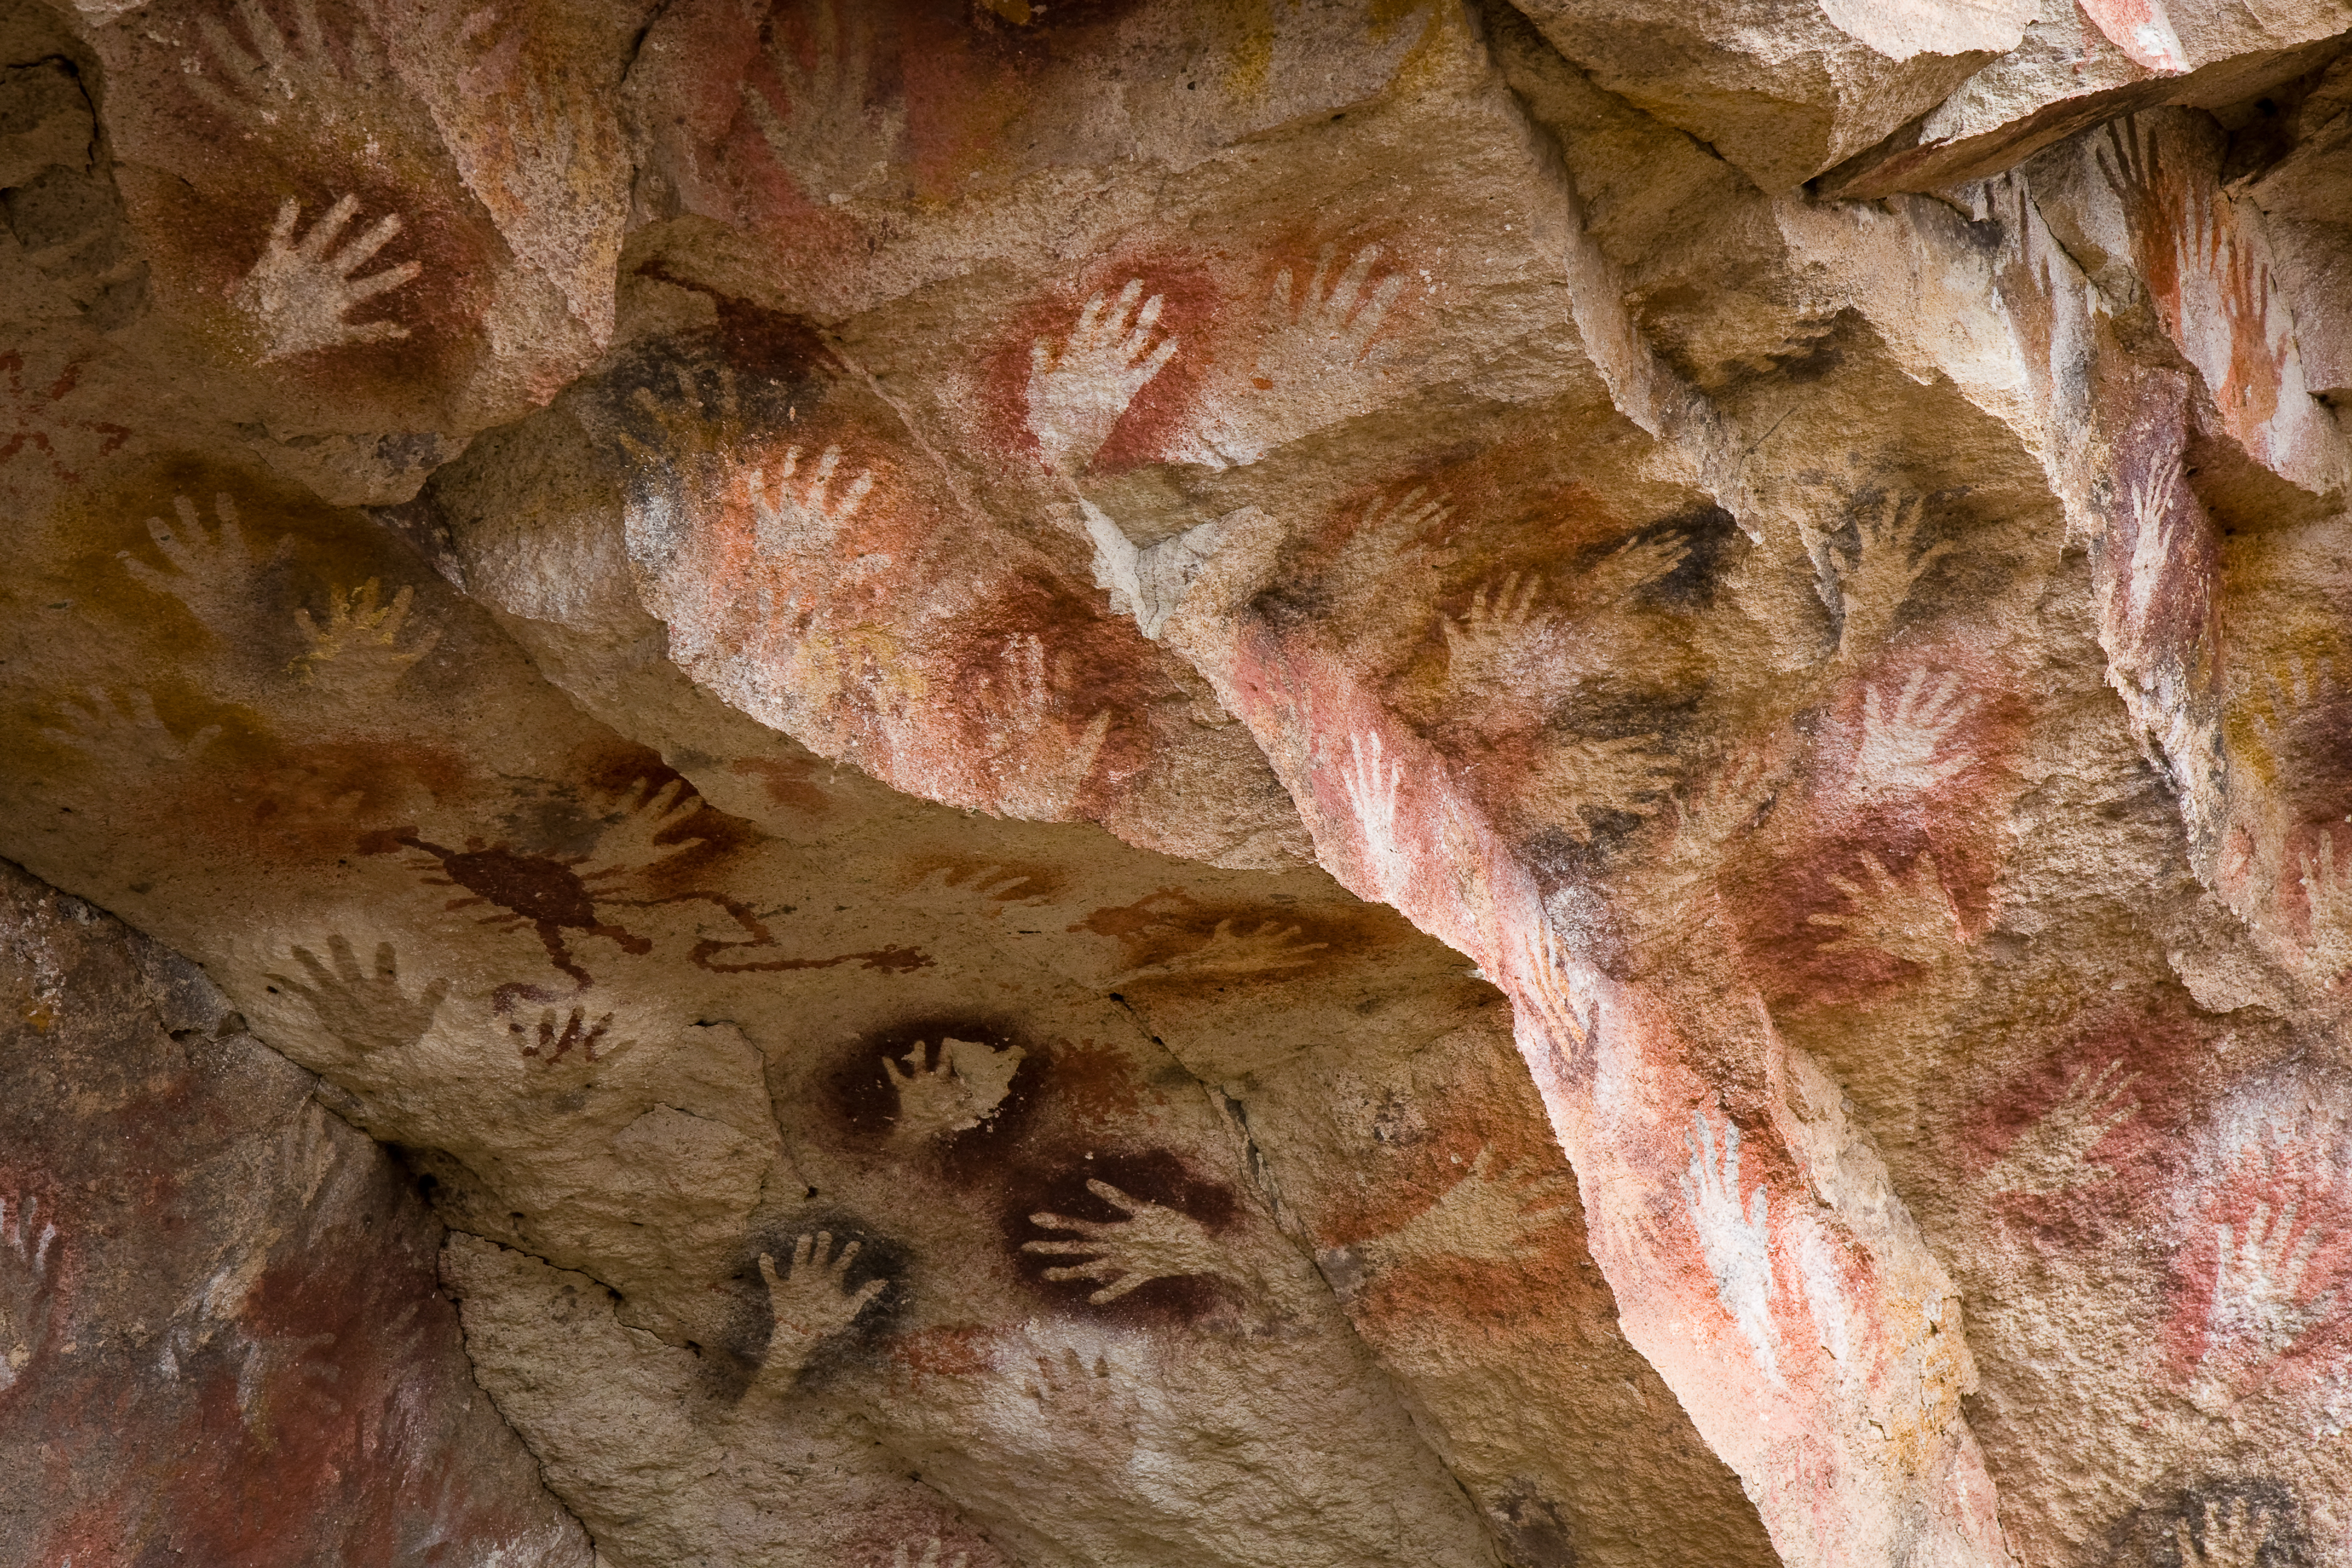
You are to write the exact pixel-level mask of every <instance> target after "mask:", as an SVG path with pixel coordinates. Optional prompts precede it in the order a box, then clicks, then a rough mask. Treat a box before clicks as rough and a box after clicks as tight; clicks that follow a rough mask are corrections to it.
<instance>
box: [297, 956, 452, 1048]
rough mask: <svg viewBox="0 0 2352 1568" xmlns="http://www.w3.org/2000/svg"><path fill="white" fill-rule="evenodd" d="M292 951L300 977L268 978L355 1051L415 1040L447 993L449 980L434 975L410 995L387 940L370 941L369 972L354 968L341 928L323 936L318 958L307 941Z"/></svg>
mask: <svg viewBox="0 0 2352 1568" xmlns="http://www.w3.org/2000/svg"><path fill="white" fill-rule="evenodd" d="M293 953H294V962H295V963H298V964H299V965H300V966H301V969H302V973H303V975H304V977H305V980H304V981H297V980H292V979H289V978H288V977H287V976H285V975H283V974H272V975H269V976H268V980H269V982H270V983H271V984H273V985H275V986H278V988H280V989H282V990H284V991H286V992H288V993H289V994H293V995H295V996H299V997H300V998H301V999H302V1000H303V1001H304V1002H306V1003H308V1004H309V1005H310V1010H311V1012H312V1013H314V1014H316V1015H317V1016H318V1019H319V1025H320V1027H321V1028H323V1029H325V1030H326V1031H327V1033H328V1034H330V1035H331V1036H333V1037H335V1038H336V1039H338V1040H341V1042H342V1043H343V1044H344V1045H346V1046H348V1047H351V1048H352V1050H355V1051H362V1052H367V1051H383V1050H392V1051H401V1050H405V1049H407V1048H408V1047H411V1046H413V1045H415V1044H416V1042H417V1041H419V1040H421V1039H423V1038H424V1037H425V1031H426V1030H428V1029H430V1028H431V1027H432V1026H433V1016H434V1015H435V1014H436V1013H437V1012H439V1011H440V1010H441V1003H442V1001H443V999H444V998H446V996H447V995H448V994H449V983H448V982H447V981H446V980H436V981H434V982H433V983H432V984H429V985H427V986H425V989H424V990H423V991H421V992H419V993H417V994H415V995H414V996H411V995H410V994H408V991H407V989H406V988H405V987H404V986H403V985H402V984H401V983H400V963H399V959H398V957H397V956H396V955H395V954H394V952H393V946H392V943H390V942H378V943H376V948H375V968H374V971H373V973H367V972H364V971H362V969H361V968H360V961H359V955H358V954H357V953H355V952H352V944H351V942H350V939H348V938H346V937H344V936H343V935H342V934H341V932H337V933H334V934H331V935H330V936H329V937H328V938H327V960H326V961H325V962H323V963H322V962H321V961H320V958H319V955H318V954H317V953H314V952H311V951H310V949H309V948H307V947H297V948H295V949H294V950H293ZM305 981H307V984H306V983H305Z"/></svg>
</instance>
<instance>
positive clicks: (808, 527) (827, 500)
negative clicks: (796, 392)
mask: <svg viewBox="0 0 2352 1568" xmlns="http://www.w3.org/2000/svg"><path fill="white" fill-rule="evenodd" d="M800 460H801V449H800V448H799V447H786V448H785V450H784V460H783V464H782V468H779V470H778V471H777V474H776V485H775V489H774V490H773V491H772V492H771V491H770V490H769V489H768V483H767V479H766V478H765V476H764V475H763V474H762V472H761V470H760V469H758V468H752V469H750V470H748V471H747V472H746V473H745V474H744V476H743V487H744V489H745V490H746V492H747V493H748V494H749V496H750V499H751V519H752V530H753V537H754V538H755V539H756V540H757V541H758V543H759V551H760V553H761V555H766V556H790V557H793V558H795V559H797V560H800V561H803V562H809V563H822V564H824V566H826V567H832V566H835V565H836V564H837V562H836V560H835V557H834V554H833V552H834V549H835V542H837V541H838V540H839V539H840V537H841V534H842V531H844V530H845V529H846V528H847V527H848V526H849V525H850V523H851V521H854V520H855V519H856V516H857V509H858V508H859V507H861V506H863V505H865V503H866V497H867V496H868V495H869V494H871V493H872V492H873V489H874V475H873V472H872V470H870V469H860V470H859V471H858V473H857V476H856V478H855V479H851V480H850V481H849V482H848V483H847V484H846V485H845V486H843V487H842V489H841V490H840V491H839V492H838V493H835V491H834V489H833V479H834V471H835V469H836V468H839V467H840V466H841V448H840V447H826V448H825V449H824V455H823V456H821V457H820V458H817V461H816V465H815V467H814V468H811V469H809V471H808V472H807V473H806V474H802V473H800V472H799V468H800Z"/></svg>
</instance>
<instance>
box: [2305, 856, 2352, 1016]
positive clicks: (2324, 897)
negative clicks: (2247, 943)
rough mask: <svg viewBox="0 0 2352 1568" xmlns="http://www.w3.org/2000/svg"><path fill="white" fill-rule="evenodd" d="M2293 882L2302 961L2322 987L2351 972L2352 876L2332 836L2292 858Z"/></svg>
mask: <svg viewBox="0 0 2352 1568" xmlns="http://www.w3.org/2000/svg"><path fill="white" fill-rule="evenodd" d="M2295 859H2296V865H2297V867H2298V868H2299V870H2298V873H2297V877H2296V880H2297V881H2298V882H2300V883H2301V885H2302V888H2303V899H2304V919H2305V924H2304V941H2303V947H2304V960H2305V964H2306V965H2307V966H2308V968H2309V970H2310V972H2311V974H2312V976H2313V977H2314V978H2315V979H2316V980H2318V981H2319V982H2321V983H2322V984H2334V983H2335V982H2336V981H2338V980H2341V979H2342V978H2343V977H2344V975H2345V973H2346V972H2347V970H2352V875H2347V867H2346V865H2345V864H2344V855H2343V852H2342V851H2339V850H2338V849H2337V848H2336V838H2335V835H2334V834H2333V833H2328V834H2326V835H2324V836H2323V837H2320V839H2319V840H2318V842H2317V843H2316V844H2315V845H2314V846H2313V847H2310V848H2307V849H2304V850H2301V851H2299V852H2298V853H2297V855H2296V858H2295Z"/></svg>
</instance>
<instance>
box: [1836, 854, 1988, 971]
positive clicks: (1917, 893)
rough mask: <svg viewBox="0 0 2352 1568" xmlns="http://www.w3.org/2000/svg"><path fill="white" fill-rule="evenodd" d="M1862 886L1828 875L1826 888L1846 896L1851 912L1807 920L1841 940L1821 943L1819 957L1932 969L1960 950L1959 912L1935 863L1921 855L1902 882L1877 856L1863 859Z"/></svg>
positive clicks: (1867, 856)
mask: <svg viewBox="0 0 2352 1568" xmlns="http://www.w3.org/2000/svg"><path fill="white" fill-rule="evenodd" d="M1862 873H1863V876H1864V879H1865V880H1864V881H1856V880H1854V879H1853V878H1851V877H1843V876H1837V875H1832V877H1831V878H1830V884H1831V885H1832V887H1834V888H1836V889H1837V890H1838V891H1839V892H1841V893H1843V894H1844V895H1845V898H1846V902H1847V904H1848V906H1849V910H1850V912H1849V913H1845V914H1832V913H1828V912H1826V911H1824V912H1821V913H1816V914H1811V915H1807V916H1806V917H1805V921H1806V923H1807V924H1809V925H1817V926H1826V927H1829V928H1830V929H1832V930H1834V931H1843V933H1844V934H1843V935H1842V936H1839V937H1837V938H1836V939H1835V940H1824V941H1823V942H1822V943H1821V944H1820V946H1819V948H1818V951H1819V952H1884V953H1885V954H1886V955H1887V956H1888V957H1890V958H1899V959H1901V960H1903V961H1904V962H1905V963H1917V964H1922V965H1926V966H1927V967H1930V968H1932V967H1934V966H1935V965H1937V964H1938V963H1942V962H1944V961H1945V960H1946V959H1948V958H1950V957H1952V956H1954V955H1955V954H1957V953H1958V952H1959V951H1960V949H1961V946H1962V942H1961V934H1960V916H1959V911H1958V910H1957V909H1955V908H1954V907H1953V904H1952V896H1951V894H1950V893H1949V892H1948V891H1947V890H1946V889H1945V887H1944V877H1943V873H1942V872H1941V871H1939V870H1938V869H1937V867H1936V857H1935V856H1934V855H1932V854H1929V853H1927V851H1925V850H1922V851H1921V852H1920V853H1919V854H1918V855H1917V856H1916V857H1915V858H1913V859H1912V862H1911V865H1910V867H1909V868H1908V869H1906V871H1905V872H1904V874H1903V875H1902V876H1900V877H1897V876H1895V874H1894V873H1893V872H1891V871H1889V870H1888V869H1887V868H1886V867H1885V864H1884V863H1883V862H1882V861H1881V860H1880V859H1879V858H1878V857H1877V856H1875V855H1870V854H1865V855H1864V856H1863V858H1862Z"/></svg>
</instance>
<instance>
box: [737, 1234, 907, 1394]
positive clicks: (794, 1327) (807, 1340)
mask: <svg viewBox="0 0 2352 1568" xmlns="http://www.w3.org/2000/svg"><path fill="white" fill-rule="evenodd" d="M864 1245H865V1244H864V1243H863V1242H857V1241H851V1242H845V1243H844V1244H843V1245H841V1246H840V1247H835V1245H834V1240H833V1233H832V1232H831V1231H827V1230H821V1231H818V1232H817V1233H816V1234H815V1235H814V1236H806V1235H803V1236H801V1237H795V1238H794V1240H793V1255H792V1258H790V1260H789V1261H788V1262H787V1263H786V1265H785V1267H784V1268H783V1270H782V1272H779V1271H778V1270H777V1268H776V1260H775V1259H774V1258H772V1257H770V1256H769V1255H768V1254H767V1253H764V1252H763V1253H761V1254H760V1278H761V1280H762V1281H763V1282H764V1283H765V1284H766V1286H767V1288H768V1310H769V1313H770V1315H771V1318H772V1322H773V1326H772V1328H771V1329H770V1331H769V1334H768V1352H767V1357H766V1359H765V1360H764V1361H763V1362H761V1366H760V1381H761V1383H762V1384H766V1385H768V1386H770V1387H771V1388H773V1389H775V1390H777V1391H779V1392H782V1391H783V1390H788V1389H790V1388H791V1386H792V1384H793V1380H794V1379H795V1378H797V1377H799V1376H800V1374H801V1373H802V1372H803V1371H804V1370H805V1369H806V1368H807V1366H808V1363H809V1360H810V1358H811V1357H812V1356H813V1355H814V1354H815V1352H816V1349H817V1346H818V1345H819V1344H821V1343H822V1342H824V1341H825V1340H826V1339H828V1338H830V1337H831V1336H833V1335H835V1334H837V1333H839V1332H840V1331H843V1330H844V1329H846V1328H848V1327H849V1326H850V1325H851V1324H852V1323H854V1322H856V1321H857V1315H858V1314H859V1313H860V1312H863V1311H864V1310H866V1307H867V1306H868V1305H870V1304H871V1303H872V1302H873V1300H874V1299H875V1298H876V1297H877V1296H879V1295H881V1294H882V1293H883V1292H884V1291H885V1290H887V1289H889V1288H890V1281H888V1280H887V1279H868V1280H867V1281H866V1283H865V1284H863V1285H860V1286H858V1287H857V1288H856V1289H850V1286H849V1266H850V1265H851V1264H852V1263H854V1262H856V1260H857V1253H858V1249H859V1248H860V1247H863V1246H864Z"/></svg>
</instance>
